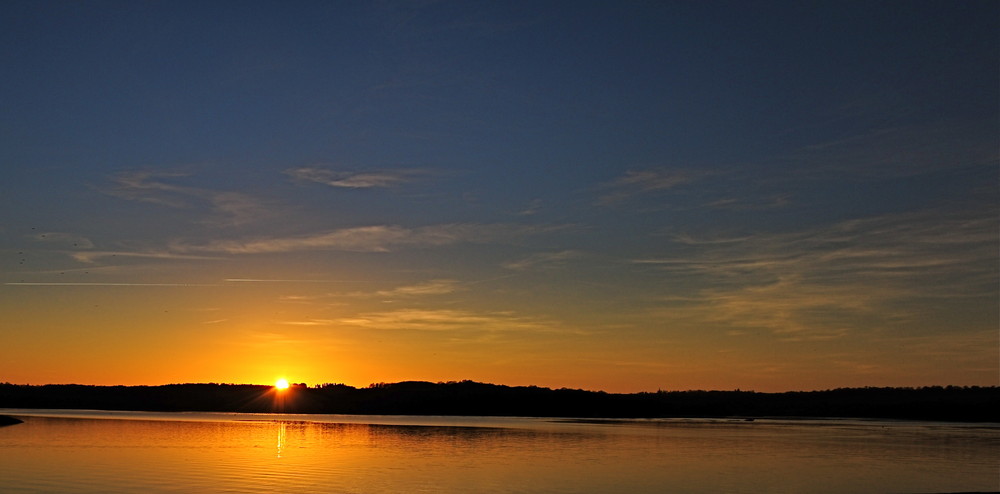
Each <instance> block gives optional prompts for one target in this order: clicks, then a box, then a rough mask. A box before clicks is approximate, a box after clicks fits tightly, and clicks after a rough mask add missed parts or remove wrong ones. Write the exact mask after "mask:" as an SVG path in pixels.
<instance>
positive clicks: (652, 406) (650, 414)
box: [0, 381, 1000, 422]
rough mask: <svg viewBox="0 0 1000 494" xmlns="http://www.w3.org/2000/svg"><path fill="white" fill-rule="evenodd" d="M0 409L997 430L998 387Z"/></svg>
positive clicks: (343, 394) (1, 397)
mask: <svg viewBox="0 0 1000 494" xmlns="http://www.w3.org/2000/svg"><path fill="white" fill-rule="evenodd" d="M0 408H43V409H95V410H133V411H206V412H255V413H273V412H285V413H326V414H362V415H363V414H387V415H473V416H487V415H494V416H531V417H579V418H671V417H691V418H695V417H704V418H713V417H745V418H754V417H803V418H810V417H811V418H817V417H841V418H881V419H910V420H936V421H967V422H1000V387H995V386H994V387H979V386H965V387H960V386H946V387H941V386H931V387H920V388H875V387H869V388H839V389H832V390H824V391H794V392H784V393H758V392H754V391H739V390H735V391H700V390H699V391H658V392H644V393H631V394H624V393H606V392H603V391H586V390H580V389H567V388H561V389H550V388H543V387H537V386H504V385H498V384H487V383H479V382H474V381H453V382H438V383H432V382H424V381H406V382H399V383H377V384H372V385H370V386H368V387H363V388H355V387H352V386H347V385H345V384H323V385H318V386H314V387H308V386H306V385H304V384H297V385H292V386H291V387H289V388H288V389H286V390H276V389H274V388H273V387H271V386H263V385H250V384H216V383H209V384H169V385H162V386H90V385H78V384H49V385H18V384H10V383H0Z"/></svg>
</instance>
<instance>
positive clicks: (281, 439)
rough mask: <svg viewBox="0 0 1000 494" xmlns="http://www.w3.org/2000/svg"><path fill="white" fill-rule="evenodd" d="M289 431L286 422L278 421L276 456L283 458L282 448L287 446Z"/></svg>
mask: <svg viewBox="0 0 1000 494" xmlns="http://www.w3.org/2000/svg"><path fill="white" fill-rule="evenodd" d="M287 433H288V424H286V423H285V422H279V423H278V452H277V454H276V455H275V457H276V458H281V450H282V448H284V447H285V435H286V434H287Z"/></svg>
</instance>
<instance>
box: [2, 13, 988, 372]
mask: <svg viewBox="0 0 1000 494" xmlns="http://www.w3.org/2000/svg"><path fill="white" fill-rule="evenodd" d="M998 14H1000V12H998V7H997V5H996V4H995V3H992V2H961V3H957V2H876V3H871V2H816V3H809V4H803V3H799V2H771V3H753V2H628V3H618V2H544V3H516V2H406V3H404V2H217V3H213V4H210V5H205V4H203V3H196V2H86V3H80V2H20V1H17V2H8V3H6V4H5V5H4V6H3V7H2V15H0V63H2V64H3V66H4V67H5V73H6V74H8V76H7V77H4V78H3V79H2V80H0V94H2V96H0V98H2V99H0V104H2V107H3V112H0V161H2V162H3V163H4V165H5V166H4V170H5V172H4V175H5V179H4V180H3V181H2V182H0V208H2V209H0V211H2V212H3V213H4V214H3V218H4V220H3V222H2V223H0V253H2V259H0V273H2V278H3V279H2V280H0V282H2V283H4V284H3V285H2V286H0V293H2V294H3V296H2V297H0V304H2V308H3V311H2V312H3V313H4V314H6V315H4V316H0V318H2V319H0V324H2V326H3V327H5V328H9V329H8V330H7V331H9V332H10V335H11V337H12V338H11V339H12V344H10V345H7V346H6V348H5V349H4V350H0V374H7V375H8V376H9V377H6V378H5V376H4V375H0V379H4V380H9V381H11V382H34V383H37V382H89V383H119V382H122V383H159V382H178V381H199V382H201V381H233V382H237V381H238V382H247V381H255V382H256V381H261V380H266V379H271V377H272V376H278V375H286V374H287V375H289V379H290V380H292V381H298V380H305V381H309V382H326V381H329V382H338V381H346V382H349V383H350V384H356V385H358V384H360V385H364V384H367V383H368V382H375V381H392V380H404V379H427V380H434V381H436V380H450V379H476V380H482V381H490V382H499V383H504V384H539V385H548V386H557V387H560V386H569V387H583V388H590V389H608V390H624V391H635V390H649V389H657V388H664V389H666V388H682V389H686V388H691V387H702V388H734V387H742V388H756V389H761V390H780V389H816V388H826V387H836V386H852V385H924V384H997V376H998V374H1000V363H998V355H1000V342H998V334H997V327H998V317H1000V316H998V310H997V307H998V304H997V302H998V300H997V298H998V289H997V287H998V271H1000V262H998V256H997V252H998V249H1000V245H998V244H1000V242H998V238H1000V234H998V219H1000V216H998V215H1000V208H998V206H1000V200H998V199H1000V194H998V192H1000V191H998V189H997V183H998V182H997V179H998V167H997V164H998V148H1000V146H998V144H1000V143H998V137H997V136H998V135H1000V119H998V108H1000V96H998V87H1000V84H998V82H1000V48H998V47H1000V43H998V42H1000V35H998V34H997V33H998V32H1000V30H998V27H1000V26H998V25H997V24H998V21H997V19H998V18H1000V16H998ZM108 304H114V306H116V307H120V308H121V307H124V308H122V309H120V310H110V309H107V308H108V307H109V305H108ZM102 308H104V309H102ZM105 309H106V310H105ZM84 335H89V336H87V337H85V336H84ZM192 343H194V344H192ZM81 349H82V350H84V351H80V350H81ZM268 351H271V353H270V354H268V353H267V352H268ZM178 355H182V356H187V358H188V360H191V361H193V362H198V364H197V365H192V366H188V367H185V368H184V369H183V370H181V369H175V368H171V363H172V362H174V361H175V359H176V356H178ZM263 355H270V356H267V357H265V356H263ZM150 363H153V365H152V367H154V368H155V369H156V370H155V371H153V370H150V369H149V367H150V366H149V365H148V364H150ZM143 364H147V365H146V366H145V367H144V365H143ZM295 376H300V377H298V378H296V377H295ZM264 382H266V381H264Z"/></svg>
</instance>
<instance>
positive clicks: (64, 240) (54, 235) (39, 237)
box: [31, 232, 94, 249]
mask: <svg viewBox="0 0 1000 494" xmlns="http://www.w3.org/2000/svg"><path fill="white" fill-rule="evenodd" d="M31 238H32V239H34V240H36V241H38V242H50V243H56V244H61V245H63V246H66V247H72V248H74V249H92V248H94V243H93V242H91V241H90V239H88V238H87V237H83V236H81V235H76V234H73V233H65V232H44V233H37V234H34V235H32V236H31Z"/></svg>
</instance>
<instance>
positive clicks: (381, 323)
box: [337, 309, 561, 332]
mask: <svg viewBox="0 0 1000 494" xmlns="http://www.w3.org/2000/svg"><path fill="white" fill-rule="evenodd" d="M337 323H338V324H341V325H347V326H358V327H362V328H367V329H373V330H408V331H430V332H442V331H463V332H511V331H536V332H561V330H560V329H559V328H558V327H556V326H555V325H554V324H552V323H550V322H546V321H541V320H537V319H532V318H528V317H522V316H517V315H515V314H513V313H511V312H473V311H466V310H451V309H399V310H393V311H388V312H369V313H364V314H359V315H357V316H355V317H349V318H342V319H339V320H337Z"/></svg>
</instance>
